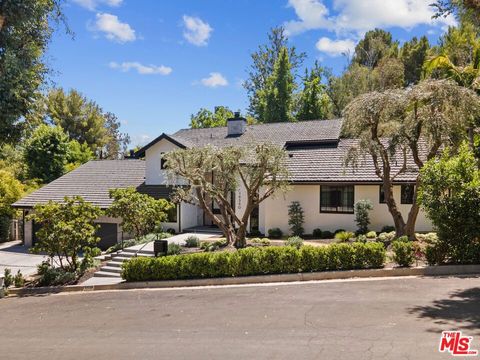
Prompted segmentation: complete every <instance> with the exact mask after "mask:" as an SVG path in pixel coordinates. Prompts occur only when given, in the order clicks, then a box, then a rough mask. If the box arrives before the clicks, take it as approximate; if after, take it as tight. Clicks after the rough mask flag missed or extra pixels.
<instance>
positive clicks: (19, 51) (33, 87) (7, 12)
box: [0, 0, 63, 145]
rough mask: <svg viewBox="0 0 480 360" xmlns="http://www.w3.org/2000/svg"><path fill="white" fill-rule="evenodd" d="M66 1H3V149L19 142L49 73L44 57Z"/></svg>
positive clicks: (0, 12)
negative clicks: (26, 119) (8, 144)
mask: <svg viewBox="0 0 480 360" xmlns="http://www.w3.org/2000/svg"><path fill="white" fill-rule="evenodd" d="M62 2H63V1H62V0H22V1H18V0H2V1H0V78H1V81H0V109H1V111H0V145H2V144H5V143H15V142H17V141H18V140H19V139H20V137H21V134H22V130H23V128H24V126H25V121H24V119H25V117H26V116H27V114H28V113H29V111H30V107H31V105H32V103H33V102H34V101H35V98H36V97H37V94H38V92H37V91H38V89H39V88H40V86H41V85H42V83H43V82H44V79H45V76H46V74H47V72H48V68H47V65H46V64H45V61H44V58H43V54H44V53H45V50H46V49H47V45H48V43H49V40H50V38H51V35H52V31H53V28H52V22H55V20H58V19H60V18H62V13H61V8H60V4H61V3H62Z"/></svg>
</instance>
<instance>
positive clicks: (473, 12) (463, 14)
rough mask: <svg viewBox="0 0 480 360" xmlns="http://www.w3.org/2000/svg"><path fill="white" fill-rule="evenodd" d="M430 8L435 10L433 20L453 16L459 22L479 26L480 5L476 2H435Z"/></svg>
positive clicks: (460, 0)
mask: <svg viewBox="0 0 480 360" xmlns="http://www.w3.org/2000/svg"><path fill="white" fill-rule="evenodd" d="M431 6H433V7H434V8H435V14H434V16H433V18H439V17H447V16H449V15H451V14H454V15H456V17H457V18H458V19H460V20H466V21H470V22H472V23H473V24H475V25H476V26H479V25H480V3H479V2H478V1H477V0H437V1H435V2H434V3H433V4H431Z"/></svg>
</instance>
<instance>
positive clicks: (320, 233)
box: [312, 228, 322, 239]
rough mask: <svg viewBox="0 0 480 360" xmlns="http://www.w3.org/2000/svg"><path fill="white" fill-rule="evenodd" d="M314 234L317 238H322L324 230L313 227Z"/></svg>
mask: <svg viewBox="0 0 480 360" xmlns="http://www.w3.org/2000/svg"><path fill="white" fill-rule="evenodd" d="M312 235H313V237H314V238H315V239H321V238H322V230H321V229H319V228H316V229H313V232H312Z"/></svg>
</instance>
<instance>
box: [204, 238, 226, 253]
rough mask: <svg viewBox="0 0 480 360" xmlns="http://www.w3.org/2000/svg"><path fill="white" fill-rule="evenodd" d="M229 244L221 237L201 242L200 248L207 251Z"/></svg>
mask: <svg viewBox="0 0 480 360" xmlns="http://www.w3.org/2000/svg"><path fill="white" fill-rule="evenodd" d="M227 244H228V243H227V240H226V239H220V240H217V241H204V242H202V243H200V249H202V250H205V251H215V250H218V249H220V248H222V247H225V246H227Z"/></svg>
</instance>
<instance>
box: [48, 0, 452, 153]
mask: <svg viewBox="0 0 480 360" xmlns="http://www.w3.org/2000/svg"><path fill="white" fill-rule="evenodd" d="M431 2H432V0H330V1H327V0H67V3H66V5H65V6H64V12H65V15H66V19H67V23H68V26H69V28H70V30H71V31H72V32H73V36H72V35H69V34H67V32H66V31H65V28H64V27H62V26H60V27H59V29H57V31H56V32H55V34H54V36H53V38H52V42H51V44H50V47H49V50H48V53H47V56H46V58H47V61H48V63H49V65H50V67H51V68H52V69H53V75H52V79H51V80H52V83H53V85H54V86H58V87H63V88H64V89H67V90H68V89H72V88H73V89H76V90H78V91H80V92H81V93H83V94H84V95H85V96H86V97H87V98H89V99H91V100H94V101H95V102H97V103H98V104H99V105H100V106H101V107H102V108H103V109H104V111H110V112H113V113H114V114H116V115H117V117H118V118H119V120H120V122H121V124H122V127H121V130H122V131H123V132H127V133H129V134H130V136H131V139H132V144H131V145H132V146H135V145H144V144H146V143H147V142H148V141H150V140H152V139H154V138H155V137H157V136H158V135H160V134H161V133H163V132H165V133H173V132H175V131H176V130H178V129H181V128H186V127H188V126H189V123H190V116H191V114H193V113H196V112H197V111H198V110H199V109H200V108H202V107H205V108H207V109H210V110H213V109H214V107H215V106H218V105H224V106H228V107H229V108H230V109H232V110H235V111H236V110H240V111H241V112H242V113H244V112H245V111H246V108H247V106H248V99H247V94H246V92H245V90H244V88H243V87H242V83H243V82H244V81H245V79H246V78H247V70H248V67H249V66H250V64H251V61H250V54H251V53H252V52H253V51H255V50H256V49H257V47H258V46H259V45H260V44H263V43H265V42H266V40H267V33H268V32H269V30H270V29H271V28H272V27H276V26H279V25H283V26H285V28H286V31H287V33H288V35H289V42H290V44H291V45H294V46H295V47H297V49H298V50H299V51H304V52H305V53H306V54H307V56H308V58H307V60H306V61H305V64H304V66H311V65H312V64H313V63H314V62H315V61H316V60H318V61H319V62H320V64H321V65H322V66H325V67H328V68H331V69H332V71H333V72H334V73H336V74H338V73H341V72H342V70H343V69H344V68H345V66H346V64H347V63H348V56H345V54H351V53H352V51H353V49H354V47H355V44H356V43H357V42H358V40H359V39H361V37H362V36H363V35H364V34H365V32H366V31H368V30H370V29H373V28H375V27H379V28H382V29H385V30H389V31H390V32H392V34H393V36H394V38H395V39H397V40H399V41H400V43H403V42H404V41H406V40H409V39H411V38H412V37H413V36H422V35H426V36H427V37H428V38H429V40H430V41H431V43H437V41H438V38H439V36H440V35H441V34H442V33H443V32H444V31H445V30H446V29H447V27H448V26H450V25H454V24H455V22H454V20H453V19H452V18H446V19H439V20H432V18H431V17H432V14H433V9H432V8H431V7H430V6H429V4H430V3H431Z"/></svg>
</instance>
